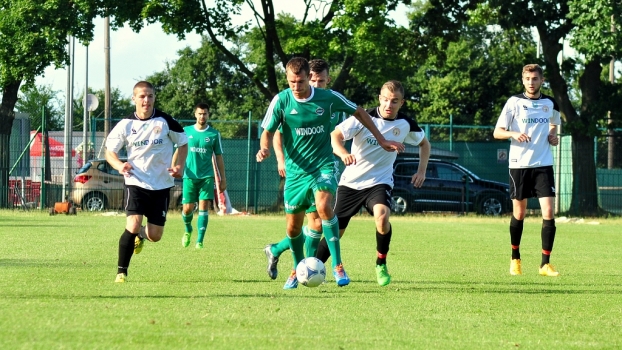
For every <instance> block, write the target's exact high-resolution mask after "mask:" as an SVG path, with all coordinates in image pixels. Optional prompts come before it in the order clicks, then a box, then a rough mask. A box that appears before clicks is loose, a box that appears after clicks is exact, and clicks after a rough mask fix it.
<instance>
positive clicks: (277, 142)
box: [272, 130, 285, 177]
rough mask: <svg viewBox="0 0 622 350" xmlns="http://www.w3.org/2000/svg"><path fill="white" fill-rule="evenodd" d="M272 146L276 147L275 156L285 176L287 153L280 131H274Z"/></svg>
mask: <svg viewBox="0 0 622 350" xmlns="http://www.w3.org/2000/svg"><path fill="white" fill-rule="evenodd" d="M272 147H273V148H274V156H275V157H276V167H277V170H278V171H279V175H281V177H285V153H283V135H281V132H280V131H278V130H277V131H275V132H274V138H273V139H272Z"/></svg>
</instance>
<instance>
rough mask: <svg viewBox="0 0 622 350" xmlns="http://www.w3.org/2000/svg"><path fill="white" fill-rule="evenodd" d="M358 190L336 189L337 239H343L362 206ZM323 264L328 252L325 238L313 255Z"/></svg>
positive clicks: (361, 198) (362, 201) (362, 202)
mask: <svg viewBox="0 0 622 350" xmlns="http://www.w3.org/2000/svg"><path fill="white" fill-rule="evenodd" d="M360 192H361V191H359V190H354V189H351V188H349V187H345V186H339V188H338V189H337V198H336V201H335V209H334V213H335V216H337V219H338V220H339V238H340V239H341V237H343V235H344V233H345V231H346V228H347V227H348V223H349V222H350V219H351V218H352V217H353V216H354V215H356V214H357V213H358V212H359V210H360V209H361V207H362V206H363V204H364V198H363V197H362V196H360ZM315 256H316V257H317V258H318V259H320V260H321V261H322V262H323V263H326V262H327V261H328V258H329V257H330V250H329V249H328V243H327V242H326V237H324V238H322V240H321V241H320V244H319V245H318V249H317V254H316V255H315Z"/></svg>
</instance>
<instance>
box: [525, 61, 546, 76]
mask: <svg viewBox="0 0 622 350" xmlns="http://www.w3.org/2000/svg"><path fill="white" fill-rule="evenodd" d="M525 72H530V73H531V72H538V74H539V75H540V78H542V77H543V76H544V71H543V70H542V67H540V65H537V64H535V63H532V64H528V65H526V66H525V67H523V72H522V73H521V77H522V76H523V75H524V74H525Z"/></svg>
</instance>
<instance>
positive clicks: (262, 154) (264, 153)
mask: <svg viewBox="0 0 622 350" xmlns="http://www.w3.org/2000/svg"><path fill="white" fill-rule="evenodd" d="M268 157H270V150H269V149H267V148H262V149H260V150H259V151H258V152H257V156H256V158H257V162H259V163H261V162H263V160H264V159H266V158H268Z"/></svg>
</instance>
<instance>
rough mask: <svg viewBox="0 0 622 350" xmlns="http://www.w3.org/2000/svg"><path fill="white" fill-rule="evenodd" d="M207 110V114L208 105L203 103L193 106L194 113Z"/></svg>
mask: <svg viewBox="0 0 622 350" xmlns="http://www.w3.org/2000/svg"><path fill="white" fill-rule="evenodd" d="M199 108H201V109H207V111H208V112H209V105H208V104H207V103H205V102H199V103H197V104H196V105H195V106H194V110H195V111H196V110H197V109H199Z"/></svg>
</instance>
